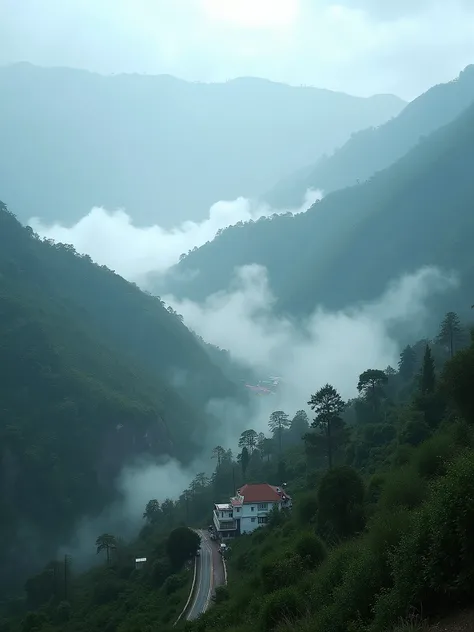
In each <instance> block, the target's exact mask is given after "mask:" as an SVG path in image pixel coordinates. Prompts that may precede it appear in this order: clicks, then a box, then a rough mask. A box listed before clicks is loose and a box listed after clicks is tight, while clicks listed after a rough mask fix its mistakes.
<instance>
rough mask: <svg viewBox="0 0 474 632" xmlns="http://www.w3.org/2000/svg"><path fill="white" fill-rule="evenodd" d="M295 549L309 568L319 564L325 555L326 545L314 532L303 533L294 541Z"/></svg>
mask: <svg viewBox="0 0 474 632" xmlns="http://www.w3.org/2000/svg"><path fill="white" fill-rule="evenodd" d="M295 550H296V552H297V553H298V555H299V556H300V557H301V559H302V560H303V562H304V564H305V565H306V566H308V567H310V568H315V567H317V566H319V565H320V564H321V562H322V561H323V560H324V559H325V557H326V547H325V546H324V543H323V542H322V540H321V539H320V538H318V536H317V535H316V534H314V533H303V534H302V535H301V536H300V537H299V539H298V540H297V542H296V545H295Z"/></svg>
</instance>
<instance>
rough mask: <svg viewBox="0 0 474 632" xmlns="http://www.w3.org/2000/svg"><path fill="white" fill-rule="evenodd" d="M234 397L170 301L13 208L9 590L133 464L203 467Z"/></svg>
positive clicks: (1, 316)
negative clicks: (217, 405)
mask: <svg viewBox="0 0 474 632" xmlns="http://www.w3.org/2000/svg"><path fill="white" fill-rule="evenodd" d="M145 351H146V353H145ZM167 369H171V374H173V372H175V373H176V372H181V373H185V374H186V375H185V376H184V377H183V378H182V379H181V382H180V384H178V385H177V390H175V389H173V388H171V387H170V386H169V385H168V383H167V380H166V376H167V374H168V373H169V371H167ZM178 391H179V392H178ZM235 392H236V390H235V387H234V385H233V384H232V383H231V382H230V381H229V380H228V379H227V378H226V377H224V376H223V374H222V373H221V372H220V370H218V369H217V368H216V366H215V365H214V364H213V363H212V362H211V360H210V359H209V356H208V355H207V354H206V352H205V350H204V349H203V346H202V344H201V343H200V342H199V341H198V340H197V339H196V338H195V336H194V335H192V334H191V333H190V332H189V331H188V330H187V329H186V328H185V327H184V325H183V324H182V323H181V322H180V321H179V319H177V318H176V317H175V316H173V315H172V314H171V313H169V312H168V311H166V309H165V308H164V307H163V306H162V305H161V304H160V302H159V301H158V300H157V299H154V298H153V297H151V296H147V295H145V294H143V293H142V292H140V290H138V288H136V287H134V286H131V285H130V284H128V283H127V282H126V281H124V280H123V279H121V278H120V277H118V276H117V275H115V274H114V273H112V272H110V271H109V270H107V269H106V268H100V267H99V266H96V265H94V264H93V263H92V262H91V261H90V260H89V259H88V258H87V257H79V256H77V255H76V254H75V253H74V252H73V251H72V249H71V248H70V247H67V246H62V245H55V244H51V243H47V242H43V241H40V240H39V239H38V238H36V237H35V236H34V235H33V234H32V232H31V229H27V228H24V227H22V226H21V225H20V224H19V223H18V222H17V220H16V219H15V218H14V217H13V216H12V215H11V214H9V213H8V212H7V210H6V208H5V207H4V206H3V205H0V402H1V406H0V515H1V517H2V518H1V520H0V569H1V571H0V592H2V589H4V588H5V587H6V585H7V586H10V585H11V584H13V583H14V582H15V580H16V579H17V578H21V577H24V575H25V573H27V572H31V570H32V569H34V567H35V565H36V564H37V563H44V561H45V560H46V559H48V556H51V555H52V553H53V552H54V550H55V547H57V545H58V544H60V543H61V542H62V543H64V542H65V540H66V539H67V538H68V537H69V536H70V534H71V530H72V529H73V527H74V525H75V524H76V523H77V520H78V519H79V518H80V517H81V516H83V515H86V514H94V513H97V512H99V511H100V510H102V509H103V508H104V505H105V504H106V503H107V502H108V501H110V500H111V499H113V498H114V496H115V494H116V491H115V479H116V476H117V475H118V473H119V472H120V470H121V468H122V467H123V465H124V464H126V463H128V462H129V461H130V460H131V459H133V458H134V457H136V456H138V455H143V454H145V453H148V454H151V455H153V456H159V455H163V454H168V455H171V456H173V457H175V458H177V459H179V460H181V461H183V462H188V461H190V460H191V459H192V458H193V457H194V456H195V455H196V454H197V453H198V451H199V450H200V449H201V446H202V445H203V442H204V440H205V439H204V438H205V436H206V433H207V431H208V429H209V424H210V423H212V422H213V420H212V419H210V418H209V417H208V416H207V415H205V414H204V412H203V411H204V404H205V403H206V402H207V401H208V399H209V398H210V397H212V396H213V397H226V396H232V395H233V394H235ZM183 396H186V399H184V398H183Z"/></svg>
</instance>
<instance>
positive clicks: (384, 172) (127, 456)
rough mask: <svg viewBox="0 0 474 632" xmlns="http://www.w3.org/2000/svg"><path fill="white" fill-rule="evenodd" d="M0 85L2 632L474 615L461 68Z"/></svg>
mask: <svg viewBox="0 0 474 632" xmlns="http://www.w3.org/2000/svg"><path fill="white" fill-rule="evenodd" d="M275 6H276V5H275ZM275 12H276V8H275ZM354 19H355V18H354ZM249 28H250V27H249ZM252 28H253V27H252ZM0 31H1V27H0ZM282 42H283V40H282ZM282 45H283V43H282ZM170 46H171V43H170ZM248 46H249V47H250V48H249V50H251V45H250V41H249V43H248ZM252 50H253V49H252ZM169 54H170V55H172V52H171V48H170V52H169ZM87 68H89V66H87ZM91 68H94V66H93V65H91ZM191 74H192V73H191ZM190 76H191V75H190ZM0 89H1V91H2V108H1V115H0V138H1V139H2V147H3V148H4V151H3V152H1V156H0V200H2V202H0V373H1V380H0V632H94V631H99V630H100V631H101V632H151V631H154V632H155V631H156V630H159V631H163V632H166V631H167V630H171V629H178V630H179V629H182V630H186V631H189V632H214V631H215V632H225V631H228V632H435V631H439V630H444V631H446V632H460V631H461V630H472V629H474V604H473V601H472V595H473V594H474V576H473V573H472V565H473V559H474V540H473V538H472V524H473V523H474V482H473V481H474V392H473V388H472V385H473V381H474V305H473V302H474V260H473V257H472V252H473V243H474V208H473V200H474V179H473V178H472V173H473V169H474V66H467V67H465V68H464V70H462V71H461V72H460V73H459V74H458V76H456V77H453V78H452V79H451V80H449V81H446V82H444V83H438V84H437V85H434V86H432V87H430V88H429V89H427V90H425V91H424V92H422V93H421V94H419V96H417V97H416V98H413V99H411V100H408V99H401V98H399V97H398V96H395V95H393V94H385V93H384V94H375V95H374V96H352V95H349V94H346V93H345V92H338V91H332V90H326V89H320V88H314V87H309V86H303V85H298V86H296V85H290V84H289V83H284V82H277V81H270V80H269V79H260V78H255V77H237V78H233V79H231V80H228V81H217V80H216V81H212V82H211V81H209V82H201V81H197V80H187V79H186V80H185V79H183V78H178V77H177V76H176V77H175V76H172V75H165V74H160V75H157V74H149V73H145V72H143V73H135V74H130V73H128V74H127V73H125V72H120V73H117V74H112V73H109V74H99V73H97V72H92V71H91V70H89V69H87V70H86V69H83V70H81V69H75V68H68V67H50V65H48V64H45V65H44V66H42V65H36V64H33V63H29V62H28V63H27V62H21V63H13V64H7V65H3V66H0ZM440 626H442V627H440Z"/></svg>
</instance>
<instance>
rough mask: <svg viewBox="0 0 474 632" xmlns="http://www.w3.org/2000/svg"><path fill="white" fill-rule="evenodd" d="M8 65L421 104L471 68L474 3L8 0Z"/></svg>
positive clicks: (0, 52) (1, 50) (2, 15)
mask: <svg viewBox="0 0 474 632" xmlns="http://www.w3.org/2000/svg"><path fill="white" fill-rule="evenodd" d="M0 42H1V44H0V63H1V64H5V63H11V62H15V61H30V62H33V63H37V64H40V65H65V66H74V67H81V68H88V69H90V70H96V71H99V72H103V73H111V72H123V71H125V72H140V73H155V74H156V73H169V74H174V75H177V76H180V77H183V78H185V79H190V80H203V81H221V80H226V79H229V78H233V77H236V76H242V75H254V76H262V77H267V78H269V79H274V80H279V81H285V82H289V83H293V84H311V85H317V86H320V87H326V88H331V89H335V90H344V91H346V92H351V93H353V94H360V95H368V94H372V93H374V92H394V93H396V94H399V95H400V96H402V97H405V98H412V97H414V96H416V95H417V94H419V93H420V92H423V91H424V90H425V89H427V88H428V87H429V86H431V85H433V84H435V83H439V82H442V81H446V80H449V79H451V78H452V77H454V76H455V75H457V74H458V72H459V71H460V70H461V69H462V68H463V67H464V66H466V65H467V64H469V63H471V62H472V61H474V2H473V1H472V0H451V2H449V3H448V2H446V1H445V0H340V3H339V4H336V3H334V2H332V1H331V0H63V1H62V2H58V1H57V0H21V1H19V0H0Z"/></svg>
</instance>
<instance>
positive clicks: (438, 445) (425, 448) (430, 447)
mask: <svg viewBox="0 0 474 632" xmlns="http://www.w3.org/2000/svg"><path fill="white" fill-rule="evenodd" d="M453 453H454V446H453V443H452V442H451V441H450V440H449V437H448V436H446V434H437V435H435V436H434V437H431V439H428V441H425V443H424V444H423V445H421V446H420V447H419V449H418V450H417V451H416V453H415V457H414V465H415V468H416V470H417V472H418V473H419V475H420V476H422V477H423V478H426V479H432V478H435V477H437V476H441V475H442V474H445V473H446V467H447V461H448V459H449V458H450V457H451V456H452V455H453Z"/></svg>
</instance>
